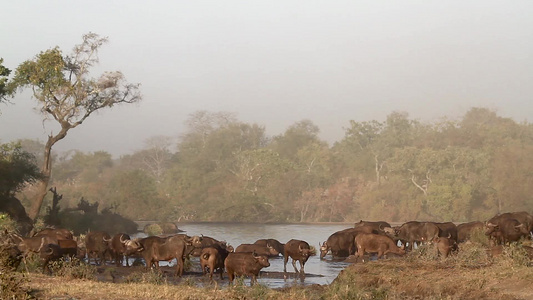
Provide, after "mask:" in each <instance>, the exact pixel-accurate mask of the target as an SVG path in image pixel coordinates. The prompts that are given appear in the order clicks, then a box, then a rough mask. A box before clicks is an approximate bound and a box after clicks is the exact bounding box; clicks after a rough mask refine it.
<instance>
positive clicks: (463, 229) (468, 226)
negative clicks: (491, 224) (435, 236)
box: [457, 221, 484, 243]
mask: <svg viewBox="0 0 533 300" xmlns="http://www.w3.org/2000/svg"><path fill="white" fill-rule="evenodd" d="M483 227H484V225H483V222H481V221H473V222H468V223H463V224H459V225H457V242H458V243H463V242H466V241H467V240H469V239H470V236H471V235H472V233H473V232H475V231H476V230H477V231H482V230H483Z"/></svg>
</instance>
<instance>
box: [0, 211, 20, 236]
mask: <svg viewBox="0 0 533 300" xmlns="http://www.w3.org/2000/svg"><path fill="white" fill-rule="evenodd" d="M17 229H18V227H17V222H15V221H14V220H13V219H11V218H10V217H9V216H8V215H7V214H4V213H0V231H2V232H4V231H5V230H7V231H8V232H16V231H18V230H17Z"/></svg>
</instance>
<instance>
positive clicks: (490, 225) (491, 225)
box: [487, 223, 498, 227]
mask: <svg viewBox="0 0 533 300" xmlns="http://www.w3.org/2000/svg"><path fill="white" fill-rule="evenodd" d="M487 226H488V227H496V226H498V225H496V224H492V223H487Z"/></svg>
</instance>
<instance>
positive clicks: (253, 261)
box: [224, 252, 270, 285]
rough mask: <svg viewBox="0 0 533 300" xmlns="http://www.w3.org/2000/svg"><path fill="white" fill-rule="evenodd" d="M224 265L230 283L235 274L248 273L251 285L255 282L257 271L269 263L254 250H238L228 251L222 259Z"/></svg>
mask: <svg viewBox="0 0 533 300" xmlns="http://www.w3.org/2000/svg"><path fill="white" fill-rule="evenodd" d="M224 266H225V267H226V272H228V277H229V282H230V284H232V283H233V279H234V278H235V275H238V276H243V275H248V276H252V279H251V280H250V285H253V284H254V283H256V282H257V276H258V275H259V271H261V269H262V268H266V267H269V266H270V263H269V262H268V257H266V256H263V255H257V254H255V253H254V252H252V253H249V252H240V253H229V254H228V257H227V258H226V260H225V261H224Z"/></svg>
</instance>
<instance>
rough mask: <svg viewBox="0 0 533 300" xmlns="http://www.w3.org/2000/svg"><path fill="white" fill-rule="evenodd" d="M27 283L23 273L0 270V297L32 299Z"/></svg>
mask: <svg viewBox="0 0 533 300" xmlns="http://www.w3.org/2000/svg"><path fill="white" fill-rule="evenodd" d="M27 283H28V280H27V278H26V277H25V276H24V275H23V274H20V273H15V272H9V271H8V272H4V271H3V270H2V271H0V299H33V296H32V295H31V294H30V292H31V290H30V289H29V288H27V287H25V286H24V285H25V284H27Z"/></svg>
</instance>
